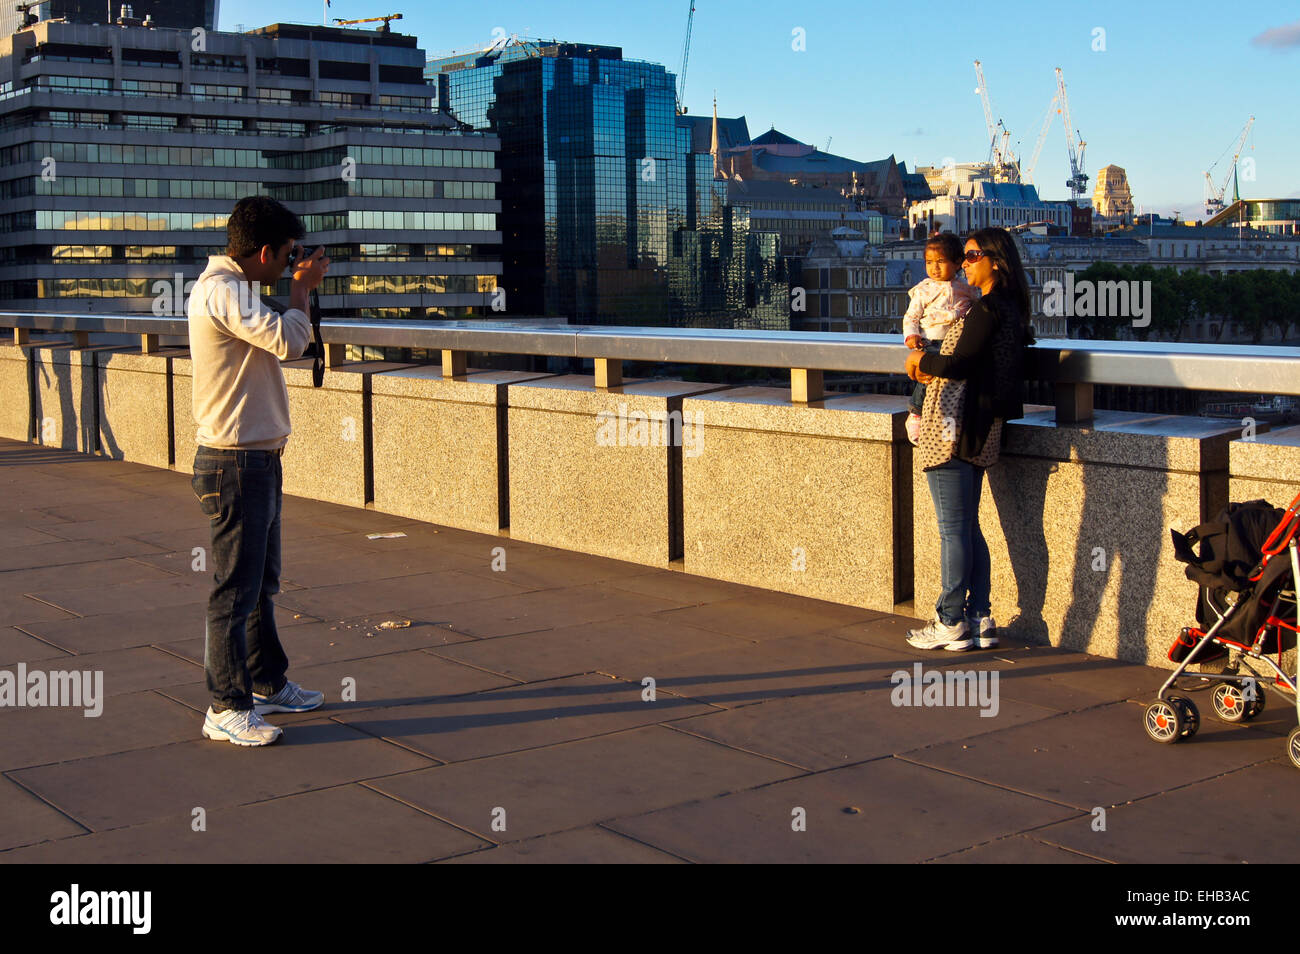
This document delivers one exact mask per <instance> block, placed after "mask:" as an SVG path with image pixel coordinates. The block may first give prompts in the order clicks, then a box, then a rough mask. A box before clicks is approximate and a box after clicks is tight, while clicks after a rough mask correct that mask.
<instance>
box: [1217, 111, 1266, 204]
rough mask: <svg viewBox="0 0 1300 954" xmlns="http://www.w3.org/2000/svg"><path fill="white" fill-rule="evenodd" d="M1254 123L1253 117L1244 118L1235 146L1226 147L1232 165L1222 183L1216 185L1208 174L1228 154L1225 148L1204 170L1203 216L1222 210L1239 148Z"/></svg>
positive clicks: (1234, 169)
mask: <svg viewBox="0 0 1300 954" xmlns="http://www.w3.org/2000/svg"><path fill="white" fill-rule="evenodd" d="M1254 124H1255V117H1254V116H1251V117H1250V119H1248V120H1246V125H1245V127H1244V128H1243V129H1242V130H1241V135H1240V136H1238V137H1237V144H1236V148H1235V149H1234V148H1233V147H1232V146H1229V147H1228V149H1232V165H1231V166H1230V167H1229V168H1228V171H1227V173H1226V174H1225V175H1224V177H1223V185H1220V186H1216V185H1215V184H1214V178H1213V177H1212V176H1211V175H1210V171H1211V170H1213V169H1214V166H1217V165H1218V164H1219V163H1220V162H1222V161H1223V157H1224V156H1226V155H1227V154H1228V150H1227V149H1225V150H1224V151H1223V154H1222V155H1220V156H1219V158H1218V159H1216V160H1214V166H1210V168H1209V169H1207V170H1206V172H1205V196H1206V198H1205V216H1206V218H1209V217H1210V216H1212V215H1215V214H1216V213H1219V212H1222V211H1223V196H1224V194H1225V193H1226V192H1227V191H1228V180H1229V179H1231V178H1232V176H1233V173H1235V172H1236V171H1237V160H1239V159H1240V158H1241V149H1242V147H1243V146H1244V145H1246V137H1247V136H1248V135H1250V127H1251V126H1253V125H1254ZM1252 148H1253V147H1252ZM1235 198H1236V197H1235V196H1234V199H1235Z"/></svg>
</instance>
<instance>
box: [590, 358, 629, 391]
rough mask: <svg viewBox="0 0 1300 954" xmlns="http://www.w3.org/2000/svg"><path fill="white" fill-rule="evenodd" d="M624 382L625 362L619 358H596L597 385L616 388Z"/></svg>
mask: <svg viewBox="0 0 1300 954" xmlns="http://www.w3.org/2000/svg"><path fill="white" fill-rule="evenodd" d="M622 383H623V362H622V360H621V359H619V358H597V359H596V387H598V388H616V387H619V386H620V385H622Z"/></svg>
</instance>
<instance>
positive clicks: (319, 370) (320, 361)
mask: <svg viewBox="0 0 1300 954" xmlns="http://www.w3.org/2000/svg"><path fill="white" fill-rule="evenodd" d="M311 330H312V334H313V335H315V337H316V354H315V355H314V357H313V359H312V364H311V386H312V387H314V388H318V387H320V386H321V385H322V384H324V383H325V342H324V341H323V340H321V336H320V299H318V298H317V297H316V290H315V289H312V293H311Z"/></svg>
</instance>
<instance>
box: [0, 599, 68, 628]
mask: <svg viewBox="0 0 1300 954" xmlns="http://www.w3.org/2000/svg"><path fill="white" fill-rule="evenodd" d="M76 615H77V614H75V613H71V612H69V611H67V610H64V609H60V608H59V607H57V606H51V605H50V604H49V603H46V602H44V601H43V600H39V599H37V598H36V597H34V596H28V595H26V594H23V595H22V596H14V597H7V598H5V599H4V600H0V626H24V625H26V624H27V623H40V622H44V621H46V620H55V619H71V618H72V617H74V616H76Z"/></svg>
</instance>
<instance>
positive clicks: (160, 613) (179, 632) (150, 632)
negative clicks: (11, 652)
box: [21, 602, 318, 662]
mask: <svg viewBox="0 0 1300 954" xmlns="http://www.w3.org/2000/svg"><path fill="white" fill-rule="evenodd" d="M293 616H294V614H293V613H291V612H284V611H281V610H280V609H278V608H277V610H276V614H275V625H276V626H277V627H278V628H279V629H281V630H285V629H288V628H290V627H295V626H299V625H303V624H307V623H312V622H318V620H317V618H316V617H314V616H308V615H304V616H303V617H302V618H301V619H294V618H293ZM206 618H207V604H206V602H204V603H183V604H177V605H173V606H159V607H156V608H154V609H150V610H148V611H147V612H138V611H136V612H122V613H104V614H100V615H96V616H85V617H77V618H69V617H68V616H67V614H63V615H62V616H61V617H60V618H59V619H57V620H54V621H50V622H37V623H23V624H22V626H21V629H22V631H23V632H25V633H28V634H30V635H32V636H35V637H37V638H39V639H43V640H45V641H46V642H48V643H51V644H53V645H55V646H57V647H59V648H60V649H65V650H67V651H68V652H72V653H92V652H102V651H106V650H110V649H125V648H127V647H130V646H149V645H154V644H158V645H164V644H166V643H167V642H169V641H170V642H176V641H178V637H181V636H184V637H186V638H197V639H198V640H199V641H200V645H201V643H202V640H203V634H204V628H205V620H206ZM191 634H193V635H191ZM198 661H199V662H202V661H203V655H202V650H201V649H200V652H199V656H198Z"/></svg>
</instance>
